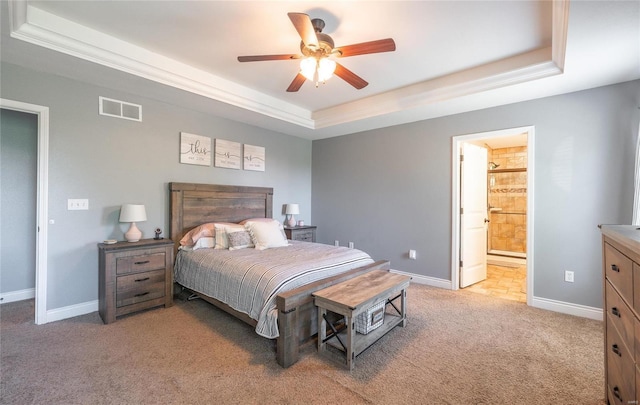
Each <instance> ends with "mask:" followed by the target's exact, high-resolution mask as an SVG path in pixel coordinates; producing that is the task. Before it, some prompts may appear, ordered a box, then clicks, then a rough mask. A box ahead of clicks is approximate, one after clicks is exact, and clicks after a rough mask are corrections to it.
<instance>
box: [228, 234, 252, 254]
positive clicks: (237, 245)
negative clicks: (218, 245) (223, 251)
mask: <svg viewBox="0 0 640 405" xmlns="http://www.w3.org/2000/svg"><path fill="white" fill-rule="evenodd" d="M227 239H228V240H229V250H238V249H246V248H252V247H254V245H253V242H252V241H251V235H250V234H249V232H247V231H233V232H229V233H227Z"/></svg>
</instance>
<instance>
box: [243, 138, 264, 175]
mask: <svg viewBox="0 0 640 405" xmlns="http://www.w3.org/2000/svg"><path fill="white" fill-rule="evenodd" d="M264 164H265V156H264V147H262V146H254V145H246V144H245V145H244V170H254V171H257V172H264Z"/></svg>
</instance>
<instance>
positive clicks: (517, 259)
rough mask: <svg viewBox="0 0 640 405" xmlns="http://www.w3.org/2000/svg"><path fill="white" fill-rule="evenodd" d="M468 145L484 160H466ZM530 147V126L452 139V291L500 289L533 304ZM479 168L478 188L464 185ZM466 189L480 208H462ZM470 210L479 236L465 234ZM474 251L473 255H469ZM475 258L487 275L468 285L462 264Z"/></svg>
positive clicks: (466, 199) (496, 292) (496, 291)
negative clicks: (478, 224) (480, 203)
mask: <svg viewBox="0 0 640 405" xmlns="http://www.w3.org/2000/svg"><path fill="white" fill-rule="evenodd" d="M468 144H473V145H476V146H481V147H484V148H485V149H486V152H487V160H486V161H482V160H480V161H479V162H481V163H474V161H475V160H472V161H471V162H469V161H468V160H469V159H467V157H466V156H464V155H463V153H462V151H463V150H464V149H465V146H466V145H468ZM533 145H534V128H533V127H521V128H513V129H507V130H500V131H492V132H484V133H478V134H470V135H462V136H457V137H454V138H453V148H452V150H453V156H452V162H453V170H452V173H453V179H454V184H453V187H452V188H453V196H452V203H453V209H452V235H453V241H452V266H451V267H452V269H451V273H452V277H451V280H452V289H454V290H455V289H459V288H465V287H467V288H468V289H470V290H472V291H473V290H474V289H475V290H476V291H477V292H482V293H485V294H489V295H495V296H500V295H501V293H503V294H504V296H503V297H504V298H509V299H512V300H516V301H521V302H527V304H528V305H531V304H532V298H533V296H534V295H533V269H534V267H533V223H534V222H533V214H534V212H533V201H534V198H533V197H534V196H533V184H534V182H533V180H534V171H533V166H534V165H533V164H534V160H533V156H534V148H533ZM480 172H482V176H486V177H485V178H484V179H482V180H483V184H482V187H481V188H482V190H481V191H480V187H470V186H469V185H468V184H466V183H465V180H466V182H468V179H473V181H474V182H477V181H478V180H477V179H479V178H480V177H479V176H480V174H479V173H480ZM484 180H486V182H484ZM470 190H471V191H470ZM470 192H472V193H474V194H476V195H475V197H474V198H475V199H476V200H480V201H483V202H484V205H483V206H482V207H480V209H474V210H470V209H468V208H467V207H465V204H469V201H473V198H470V196H469V195H468V194H469V193H470ZM465 194H466V195H465ZM471 212H474V213H477V212H481V213H482V217H483V218H482V219H483V221H482V222H483V229H482V230H483V234H482V236H483V239H480V238H479V237H478V238H476V237H473V233H469V229H470V226H469V223H471V222H473V221H474V219H473V218H474V217H472V216H469V215H467V214H468V213H471ZM475 216H477V215H475ZM475 222H478V221H475ZM475 233H476V234H478V235H480V232H475ZM470 234H471V235H472V236H469V235H470ZM474 238H475V239H474ZM476 239H477V240H476ZM474 250H477V251H478V253H473V251H474ZM480 251H481V253H482V255H480ZM469 257H473V258H475V259H474V261H473V262H468V263H465V260H466V259H468V258H469ZM478 257H481V258H482V259H483V263H481V264H482V265H483V266H484V269H483V271H485V272H486V273H485V274H486V279H485V278H480V279H474V280H473V281H474V282H473V283H471V284H469V283H468V282H466V281H465V276H464V275H465V271H466V269H465V267H467V266H469V265H471V264H472V265H473V266H474V267H477V266H478V263H479V260H478V259H477V258H478ZM467 261H468V260H467ZM476 273H477V271H476ZM479 274H482V273H479ZM485 280H486V281H485ZM498 284H499V286H498ZM491 289H493V291H492V290H491Z"/></svg>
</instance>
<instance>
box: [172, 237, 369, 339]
mask: <svg viewBox="0 0 640 405" xmlns="http://www.w3.org/2000/svg"><path fill="white" fill-rule="evenodd" d="M370 263H373V259H372V258H371V257H370V256H369V255H368V254H367V253H365V252H363V251H361V250H358V249H349V248H346V247H340V246H330V245H325V244H321V243H310V242H301V241H289V246H283V247H277V248H271V249H266V250H256V249H241V250H224V249H198V250H195V251H183V250H181V251H179V252H178V255H177V256H176V263H175V268H174V279H175V281H176V282H177V283H179V284H181V285H182V286H184V287H186V288H188V289H190V290H193V291H196V292H198V293H201V294H205V295H207V296H209V297H212V298H215V299H217V300H218V301H221V302H223V303H225V304H227V305H229V306H230V307H231V308H233V309H235V310H236V311H239V312H242V313H244V314H247V315H248V316H249V317H250V318H251V319H254V320H256V321H257V325H256V329H255V330H256V333H257V334H258V335H260V336H264V337H266V338H270V339H273V338H277V337H278V335H279V332H278V313H277V310H276V296H277V295H278V294H279V293H281V292H284V291H288V290H292V289H295V288H298V287H300V286H303V285H306V284H309V283H313V282H314V281H317V280H321V279H323V278H327V277H331V276H333V275H336V274H339V273H343V272H346V271H349V270H351V269H354V268H357V267H361V266H364V265H367V264H370Z"/></svg>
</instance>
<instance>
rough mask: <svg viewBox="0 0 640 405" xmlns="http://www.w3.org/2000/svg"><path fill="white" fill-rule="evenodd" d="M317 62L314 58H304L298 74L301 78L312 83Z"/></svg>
mask: <svg viewBox="0 0 640 405" xmlns="http://www.w3.org/2000/svg"><path fill="white" fill-rule="evenodd" d="M317 66H318V61H317V60H316V58H314V57H309V58H304V59H302V60H301V61H300V73H302V76H304V77H306V78H307V79H309V80H311V81H313V80H314V79H315V77H314V76H315V73H316V68H317Z"/></svg>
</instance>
